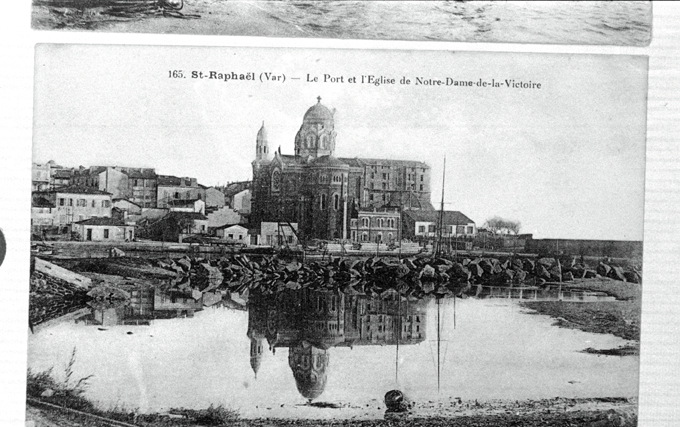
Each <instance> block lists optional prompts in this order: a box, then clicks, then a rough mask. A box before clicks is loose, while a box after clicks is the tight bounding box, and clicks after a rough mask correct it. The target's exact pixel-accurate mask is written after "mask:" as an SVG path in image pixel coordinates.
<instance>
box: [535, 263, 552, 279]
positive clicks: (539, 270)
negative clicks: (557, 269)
mask: <svg viewBox="0 0 680 427" xmlns="http://www.w3.org/2000/svg"><path fill="white" fill-rule="evenodd" d="M536 275H537V276H538V277H540V278H542V279H546V280H550V272H548V270H547V269H546V268H545V267H544V266H543V265H542V264H540V265H537V266H536Z"/></svg>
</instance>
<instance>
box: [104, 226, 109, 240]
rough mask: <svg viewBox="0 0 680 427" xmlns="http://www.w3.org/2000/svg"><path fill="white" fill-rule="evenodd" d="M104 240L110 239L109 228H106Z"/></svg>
mask: <svg viewBox="0 0 680 427" xmlns="http://www.w3.org/2000/svg"><path fill="white" fill-rule="evenodd" d="M104 238H105V239H108V238H109V229H108V228H105V229H104Z"/></svg>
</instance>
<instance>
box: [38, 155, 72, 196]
mask: <svg viewBox="0 0 680 427" xmlns="http://www.w3.org/2000/svg"><path fill="white" fill-rule="evenodd" d="M72 174H73V169H70V168H65V167H63V166H59V165H58V164H56V163H55V161H54V160H50V161H49V162H47V163H35V162H34V163H33V166H32V168H31V175H32V181H33V191H47V190H54V189H55V188H57V187H62V186H66V185H69V180H70V177H71V175H72Z"/></svg>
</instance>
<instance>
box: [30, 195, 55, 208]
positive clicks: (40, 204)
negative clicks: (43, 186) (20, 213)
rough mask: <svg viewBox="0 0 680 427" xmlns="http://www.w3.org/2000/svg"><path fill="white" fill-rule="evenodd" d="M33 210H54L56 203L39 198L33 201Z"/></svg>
mask: <svg viewBox="0 0 680 427" xmlns="http://www.w3.org/2000/svg"><path fill="white" fill-rule="evenodd" d="M31 207H32V208H54V207H55V206H54V203H52V202H50V201H49V200H47V199H46V198H44V197H38V198H36V199H33V203H31Z"/></svg>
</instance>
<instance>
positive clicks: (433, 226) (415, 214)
mask: <svg viewBox="0 0 680 427" xmlns="http://www.w3.org/2000/svg"><path fill="white" fill-rule="evenodd" d="M440 214H441V211H434V210H432V211H424V210H405V211H403V212H402V236H403V238H404V239H409V240H433V239H435V238H437V237H438V234H437V225H438V224H439V221H440V216H441V222H442V226H443V228H442V233H441V236H442V237H443V238H449V237H470V238H472V237H474V236H476V235H477V226H476V224H475V222H474V221H473V220H471V219H470V218H468V217H467V216H466V215H464V214H463V213H461V212H458V211H444V213H443V215H440Z"/></svg>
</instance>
